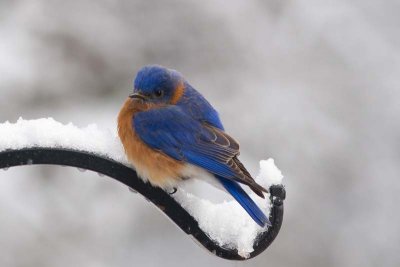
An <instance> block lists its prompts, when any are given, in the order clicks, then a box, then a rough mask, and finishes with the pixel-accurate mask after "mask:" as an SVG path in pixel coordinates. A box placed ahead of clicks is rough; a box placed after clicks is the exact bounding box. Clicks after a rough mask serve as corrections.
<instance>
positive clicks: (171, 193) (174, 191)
mask: <svg viewBox="0 0 400 267" xmlns="http://www.w3.org/2000/svg"><path fill="white" fill-rule="evenodd" d="M176 191H178V189H177V188H176V187H173V188H172V191H171V192H168V194H170V195H173V194H175V193H176Z"/></svg>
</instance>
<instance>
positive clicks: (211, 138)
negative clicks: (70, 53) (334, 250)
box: [118, 65, 271, 227]
mask: <svg viewBox="0 0 400 267" xmlns="http://www.w3.org/2000/svg"><path fill="white" fill-rule="evenodd" d="M118 135H119V138H120V140H121V143H122V145H123V147H124V151H125V154H126V156H127V159H128V161H129V162H130V163H131V164H132V165H133V167H134V168H135V170H136V172H137V174H138V175H139V176H140V177H141V178H142V179H144V180H145V181H149V182H150V184H151V185H152V186H155V187H160V188H162V189H164V190H167V189H171V188H175V189H176V187H177V185H178V184H179V183H180V182H181V181H183V180H187V179H192V178H199V179H201V178H202V177H204V178H205V177H208V178H207V179H211V180H213V181H214V182H215V183H216V184H218V185H220V187H221V188H223V189H225V190H226V192H228V193H229V194H230V195H231V196H232V197H233V198H234V199H235V200H236V201H237V202H238V203H239V204H240V205H241V206H242V207H243V208H244V210H245V211H246V212H247V213H248V214H249V215H250V217H251V218H252V219H253V220H254V221H255V222H256V223H257V224H258V225H259V226H261V227H265V226H266V225H267V226H270V225H271V223H270V221H269V219H268V217H267V216H266V215H265V214H264V213H263V211H262V210H261V209H260V208H259V207H258V206H257V204H256V203H255V202H254V201H253V200H252V198H250V196H249V195H248V194H247V193H246V192H245V191H244V189H243V188H242V187H241V185H240V184H242V185H244V186H248V187H249V188H250V189H251V190H252V191H253V192H254V193H256V194H257V195H258V196H259V197H261V198H265V197H264V193H268V191H267V190H266V189H265V188H264V187H262V186H261V185H259V184H258V183H257V182H256V181H255V180H254V179H253V178H252V176H251V175H250V173H249V172H248V171H247V170H246V168H245V167H244V165H243V164H242V163H241V162H240V161H239V159H238V156H239V144H238V142H237V141H236V140H235V139H233V138H232V137H231V136H230V135H228V134H227V133H226V132H225V129H224V126H223V124H222V122H221V120H220V117H219V114H218V112H217V111H216V110H215V109H214V107H213V106H212V105H211V104H210V103H209V102H208V101H207V100H206V99H205V97H204V96H203V95H201V94H200V93H199V92H198V91H197V90H196V89H195V88H194V87H193V86H191V85H190V84H189V82H188V81H186V79H185V78H184V77H183V75H182V74H181V73H180V72H178V71H176V70H173V69H169V68H166V67H163V66H160V65H147V66H144V67H142V68H141V69H140V70H139V71H138V72H137V74H136V77H135V79H134V82H133V92H132V93H131V94H130V95H129V97H127V99H126V100H125V102H124V104H123V106H122V108H121V110H120V112H119V114H118Z"/></svg>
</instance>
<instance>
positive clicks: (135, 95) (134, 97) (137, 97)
mask: <svg viewBox="0 0 400 267" xmlns="http://www.w3.org/2000/svg"><path fill="white" fill-rule="evenodd" d="M129 97H130V98H133V99H141V100H145V99H146V98H145V97H144V96H143V95H141V94H138V93H133V94H130V95H129Z"/></svg>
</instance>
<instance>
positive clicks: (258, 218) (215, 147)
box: [133, 106, 270, 226]
mask: <svg viewBox="0 0 400 267" xmlns="http://www.w3.org/2000/svg"><path fill="white" fill-rule="evenodd" d="M133 127H134V129H135V132H136V134H137V135H138V136H139V137H140V139H141V140H142V141H143V142H145V143H146V144H147V145H148V146H150V147H151V148H153V149H156V150H160V151H162V152H163V153H165V154H167V155H168V156H170V157H172V158H174V159H176V160H180V161H185V162H188V163H191V164H194V165H197V166H200V167H202V168H204V169H206V170H207V171H209V172H211V173H213V174H215V176H216V178H217V179H218V180H219V181H220V182H221V184H222V185H223V186H224V187H225V189H226V190H227V191H228V192H229V193H230V194H231V195H232V196H233V197H234V198H235V199H236V200H237V201H238V202H239V203H240V205H241V206H242V207H243V208H244V209H245V210H246V211H247V213H248V214H249V215H250V216H251V217H252V218H253V219H254V221H255V222H257V223H258V224H259V225H260V226H264V225H265V224H270V223H269V221H268V218H267V217H266V216H265V215H264V213H263V212H262V211H261V210H260V209H259V208H258V207H257V205H256V204H255V203H254V202H253V200H252V199H251V198H250V197H249V196H248V195H247V194H246V192H245V191H244V190H243V189H242V188H241V187H240V186H239V185H238V184H237V183H236V182H235V181H237V182H240V183H244V184H246V185H248V186H249V187H250V188H251V189H252V190H253V191H254V192H256V193H257V194H258V195H260V196H261V197H264V196H263V194H262V191H266V190H265V189H264V188H263V187H261V186H260V185H258V184H257V183H256V182H255V181H254V179H253V178H252V177H251V176H250V174H249V173H248V172H247V170H246V169H245V168H244V166H243V165H242V164H241V163H240V161H239V160H238V159H237V157H236V156H237V155H238V154H239V145H238V143H237V142H236V141H235V140H234V139H233V138H231V137H230V136H229V135H227V134H226V133H224V132H223V131H222V130H220V129H218V128H215V127H213V126H210V125H208V124H205V123H202V122H199V121H197V120H194V119H193V118H192V117H191V116H189V115H187V114H186V113H184V112H183V111H182V109H181V108H180V107H178V106H169V107H165V108H159V109H152V110H149V111H146V112H140V113H137V114H136V115H135V117H134V119H133Z"/></svg>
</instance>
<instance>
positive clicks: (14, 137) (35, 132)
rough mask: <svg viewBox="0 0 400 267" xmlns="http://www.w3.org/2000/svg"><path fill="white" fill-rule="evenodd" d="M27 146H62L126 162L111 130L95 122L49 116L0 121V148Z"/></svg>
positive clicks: (119, 144) (114, 133)
mask: <svg viewBox="0 0 400 267" xmlns="http://www.w3.org/2000/svg"><path fill="white" fill-rule="evenodd" d="M31 147H47V148H51V147H63V148H70V149H75V150H80V151H86V152H92V153H96V154H99V155H102V156H106V157H109V158H111V159H114V160H116V161H119V162H121V163H124V164H128V161H127V160H126V158H125V155H124V149H123V147H122V144H121V142H120V141H119V138H118V136H117V134H116V131H115V130H100V129H98V127H97V125H96V124H90V125H88V126H87V127H85V128H78V127H76V126H74V125H73V124H72V123H68V124H62V123H60V122H58V121H56V120H54V119H53V118H47V119H45V118H43V119H37V120H24V119H22V118H19V119H18V121H17V122H16V123H10V122H8V121H7V122H5V123H2V124H0V151H3V150H6V149H19V148H31Z"/></svg>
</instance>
